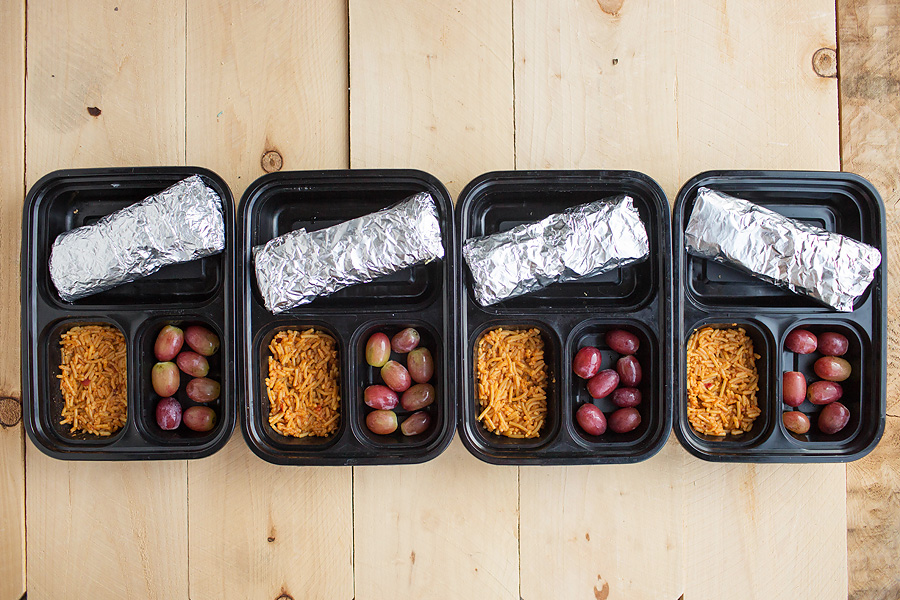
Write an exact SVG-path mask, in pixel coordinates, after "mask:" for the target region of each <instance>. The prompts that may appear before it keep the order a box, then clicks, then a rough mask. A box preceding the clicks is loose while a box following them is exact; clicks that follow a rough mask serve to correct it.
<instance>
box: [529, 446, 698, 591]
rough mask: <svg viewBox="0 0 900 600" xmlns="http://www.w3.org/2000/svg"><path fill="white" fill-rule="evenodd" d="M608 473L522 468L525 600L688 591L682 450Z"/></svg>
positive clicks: (584, 469) (671, 450)
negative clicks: (685, 557)
mask: <svg viewBox="0 0 900 600" xmlns="http://www.w3.org/2000/svg"><path fill="white" fill-rule="evenodd" d="M676 446H677V442H676V441H675V440H674V438H673V440H672V441H671V442H670V443H669V444H668V445H667V446H666V447H665V448H664V449H663V450H662V451H661V452H660V454H659V455H657V456H655V457H653V458H652V459H650V460H648V461H645V462H642V463H639V464H637V465H616V466H607V467H595V466H590V467H522V468H521V469H520V471H521V490H520V502H521V511H522V514H521V536H522V542H521V553H522V556H521V562H522V598H525V599H526V600H527V599H529V598H534V599H540V598H591V597H592V594H593V597H595V598H606V597H612V598H636V599H639V598H648V599H652V598H670V599H672V600H675V599H676V598H678V597H679V596H680V595H681V593H682V585H683V575H682V568H683V558H682V555H681V554H682V546H683V544H682V541H683V536H682V530H681V524H682V510H683V509H682V498H683V491H682V490H683V486H682V484H681V466H682V456H681V453H682V450H680V449H679V448H677V447H676Z"/></svg>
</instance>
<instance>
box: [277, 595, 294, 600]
mask: <svg viewBox="0 0 900 600" xmlns="http://www.w3.org/2000/svg"><path fill="white" fill-rule="evenodd" d="M275 600H294V597H293V596H291V595H290V594H282V595H280V596H278V597H277V598H275Z"/></svg>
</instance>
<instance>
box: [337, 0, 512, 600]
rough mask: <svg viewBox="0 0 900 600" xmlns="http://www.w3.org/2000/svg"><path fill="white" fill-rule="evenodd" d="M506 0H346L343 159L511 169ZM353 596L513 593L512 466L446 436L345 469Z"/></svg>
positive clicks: (470, 170) (451, 169)
mask: <svg viewBox="0 0 900 600" xmlns="http://www.w3.org/2000/svg"><path fill="white" fill-rule="evenodd" d="M511 19H512V12H511V6H510V4H509V2H478V0H464V1H461V2H452V3H444V2H435V1H425V2H418V3H405V4H404V3H391V4H388V3H381V2H372V1H362V0H351V3H350V84H351V86H350V157H351V165H352V166H353V167H355V168H369V167H372V168H376V167H377V168H382V167H383V168H410V167H411V168H419V169H423V170H425V171H428V172H430V173H433V174H435V175H436V176H437V177H438V178H439V179H440V180H441V181H443V182H444V183H445V184H446V185H447V187H448V189H449V190H450V193H451V195H453V196H456V194H458V192H459V191H460V189H461V188H462V187H463V186H464V185H465V184H466V183H467V182H468V181H469V180H471V179H472V178H474V177H475V176H476V175H478V174H479V173H482V172H484V171H489V170H492V169H511V168H513V166H514V157H513V148H514V145H513V112H512V102H513V98H512V54H511V53H512V37H511V36H512V21H511ZM353 499H354V502H353V504H354V514H355V548H356V598H357V599H358V600H372V599H375V598H421V597H432V596H435V595H438V596H439V595H441V592H440V590H452V592H450V593H451V595H453V596H455V597H459V598H510V599H515V598H518V597H519V596H518V594H519V582H518V569H519V565H518V553H517V541H516V540H517V531H518V506H517V471H516V469H515V468H511V467H492V466H488V465H484V464H481V463H479V462H478V461H477V460H476V459H475V458H474V457H472V456H471V455H469V454H468V452H467V451H466V450H465V449H464V448H463V446H462V444H461V443H460V442H459V441H458V440H455V441H454V442H453V443H452V444H451V446H450V448H448V449H447V451H446V452H445V453H444V454H443V455H441V456H440V457H439V458H437V459H435V460H433V461H431V462H428V463H426V464H423V465H417V466H402V467H356V468H355V469H354V496H353Z"/></svg>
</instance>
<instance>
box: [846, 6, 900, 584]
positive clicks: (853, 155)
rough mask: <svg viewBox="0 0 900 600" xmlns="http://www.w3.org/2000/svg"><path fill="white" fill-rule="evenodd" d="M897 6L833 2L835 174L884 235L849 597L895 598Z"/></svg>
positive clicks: (898, 504) (850, 475)
mask: <svg viewBox="0 0 900 600" xmlns="http://www.w3.org/2000/svg"><path fill="white" fill-rule="evenodd" d="M898 36H900V2H897V1H896V0H893V1H890V0H888V1H885V0H878V1H877V2H876V1H874V0H847V1H841V2H838V45H839V49H840V54H839V56H840V65H839V70H840V81H839V83H840V94H841V143H842V149H843V153H842V168H843V169H844V170H845V171H852V172H854V173H858V174H860V175H862V176H863V177H866V178H868V179H869V181H871V182H872V183H873V184H874V185H875V187H876V188H877V189H878V191H879V192H880V193H881V196H882V198H883V200H884V204H885V212H886V217H887V231H888V256H887V265H888V295H889V297H890V299H891V300H890V301H889V303H888V355H887V365H888V380H887V400H888V414H889V415H893V416H889V417H888V418H887V426H886V431H885V434H884V438H882V440H881V443H880V444H879V445H878V447H877V448H876V449H875V451H874V452H872V454H870V455H869V456H868V457H866V458H864V459H862V460H860V461H858V462H855V463H851V464H850V465H848V466H847V527H848V531H847V549H848V562H849V567H850V597H851V598H854V599H863V598H866V599H868V598H871V599H881V598H897V597H900V567H898V564H897V559H898V557H900V417H898V415H900V372H898V369H900V306H898V305H897V302H896V298H897V294H898V293H900V207H898V202H900V164H898V162H897V157H898V156H900V131H898V128H897V123H898V122H900V98H898V95H897V92H898V90H900V42H898V39H900V38H898Z"/></svg>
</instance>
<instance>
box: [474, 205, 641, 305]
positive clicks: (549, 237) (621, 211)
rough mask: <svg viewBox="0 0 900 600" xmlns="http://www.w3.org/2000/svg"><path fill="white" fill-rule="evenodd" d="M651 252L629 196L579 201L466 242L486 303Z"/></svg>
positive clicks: (588, 274)
mask: <svg viewBox="0 0 900 600" xmlns="http://www.w3.org/2000/svg"><path fill="white" fill-rule="evenodd" d="M649 254H650V244H649V242H648V239H647V230H646V229H645V228H644V223H643V222H642V221H641V216H640V213H638V210H637V209H636V208H635V207H634V201H633V200H632V198H631V197H630V196H618V197H614V198H608V199H604V200H598V201H596V202H590V203H588V204H582V205H580V206H575V207H572V208H569V209H566V210H565V211H563V212H561V213H556V214H552V215H550V216H549V217H547V218H545V219H543V220H541V221H538V222H537V223H526V224H524V225H519V226H517V227H514V228H512V229H510V230H509V231H504V232H501V233H495V234H493V235H488V236H483V237H476V238H470V239H468V240H466V243H465V245H464V246H463V256H464V257H465V259H466V262H467V263H468V265H469V270H470V271H471V272H472V282H473V290H474V292H475V299H476V300H477V301H478V303H479V304H481V305H482V306H489V305H491V304H496V303H497V302H501V301H503V300H508V299H510V298H515V297H516V296H521V295H522V294H527V293H528V292H533V291H535V290H539V289H541V288H544V287H546V286H548V285H550V284H551V283H558V282H562V281H573V280H576V279H581V278H584V277H592V276H594V275H599V274H600V273H605V272H607V271H611V270H613V269H616V268H618V267H624V266H626V265H629V264H632V263H635V262H638V261H640V260H643V259H645V258H646V257H647V256H648V255H649Z"/></svg>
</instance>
